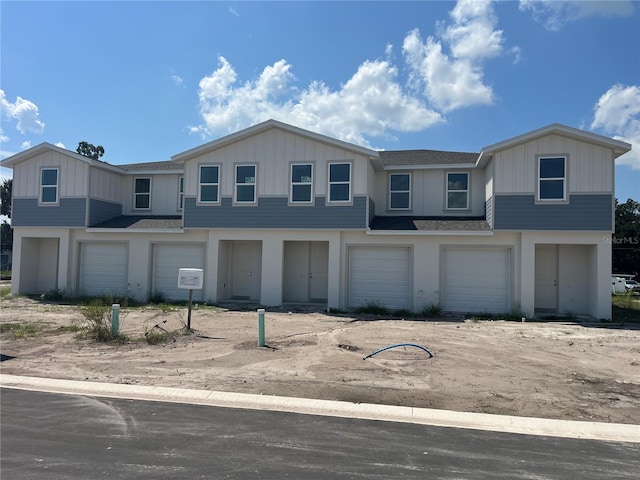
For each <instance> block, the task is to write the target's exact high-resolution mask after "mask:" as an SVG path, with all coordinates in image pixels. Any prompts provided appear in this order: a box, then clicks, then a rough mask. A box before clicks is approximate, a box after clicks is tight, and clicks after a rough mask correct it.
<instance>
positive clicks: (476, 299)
mask: <svg viewBox="0 0 640 480" xmlns="http://www.w3.org/2000/svg"><path fill="white" fill-rule="evenodd" d="M509 252H510V251H509V249H507V248H475V249H473V248H468V249H458V248H450V249H445V251H444V268H443V290H444V295H443V305H442V308H443V310H445V311H448V312H460V313H482V312H487V313H502V312H508V311H509V308H510V303H509V297H510V295H509V292H510V287H509V286H510V277H511V275H510V271H511V269H510V257H511V256H510V253H509Z"/></svg>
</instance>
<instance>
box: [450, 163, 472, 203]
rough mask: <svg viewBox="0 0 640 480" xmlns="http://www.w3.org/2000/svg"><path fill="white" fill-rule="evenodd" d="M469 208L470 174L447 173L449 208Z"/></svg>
mask: <svg viewBox="0 0 640 480" xmlns="http://www.w3.org/2000/svg"><path fill="white" fill-rule="evenodd" d="M468 208H469V174H468V173H466V172H465V173H447V209H450V210H466V209H468Z"/></svg>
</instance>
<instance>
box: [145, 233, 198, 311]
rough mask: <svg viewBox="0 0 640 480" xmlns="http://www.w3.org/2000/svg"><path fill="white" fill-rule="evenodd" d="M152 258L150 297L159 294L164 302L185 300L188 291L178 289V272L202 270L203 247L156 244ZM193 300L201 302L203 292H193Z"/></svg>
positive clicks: (195, 244)
mask: <svg viewBox="0 0 640 480" xmlns="http://www.w3.org/2000/svg"><path fill="white" fill-rule="evenodd" d="M153 256H154V258H153V281H152V285H151V293H152V295H153V294H156V293H161V294H162V296H163V297H164V299H165V300H187V299H188V298H189V290H184V289H180V288H178V270H179V269H181V268H204V245H203V244H201V243H192V244H184V243H183V244H175V243H173V244H156V245H154V248H153ZM193 298H194V300H198V301H202V299H203V290H194V291H193Z"/></svg>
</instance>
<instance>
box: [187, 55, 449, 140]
mask: <svg viewBox="0 0 640 480" xmlns="http://www.w3.org/2000/svg"><path fill="white" fill-rule="evenodd" d="M397 75H398V72H397V69H396V68H395V67H393V66H392V65H391V64H390V63H389V62H387V61H382V60H379V61H366V62H364V63H363V64H362V65H360V67H359V68H358V71H357V72H356V73H355V74H354V75H353V76H352V77H351V78H350V79H349V80H348V81H347V82H346V83H345V84H343V85H341V86H340V88H338V89H336V90H332V89H331V88H330V87H328V86H327V85H325V84H324V83H323V82H313V83H312V84H311V85H309V87H308V88H307V89H306V90H302V91H300V90H299V89H298V88H296V87H295V86H294V85H293V83H294V81H295V77H294V75H293V74H292V73H291V65H289V64H288V63H287V62H286V61H285V60H279V61H278V62H276V63H274V64H273V65H270V66H267V67H266V68H265V69H264V70H263V71H262V73H261V74H260V75H259V77H258V78H257V79H256V80H255V81H249V82H245V83H244V84H241V85H236V79H237V74H236V72H235V70H234V68H233V66H232V65H231V64H230V63H229V62H228V61H227V60H226V59H225V58H224V57H219V58H218V69H217V70H215V71H214V72H213V73H212V74H211V75H209V76H207V77H205V78H203V79H202V80H201V81H200V91H199V97H200V112H201V115H202V118H203V119H204V124H203V125H200V126H197V127H192V128H191V131H192V132H198V133H201V134H203V135H205V136H212V135H215V134H225V133H230V132H234V131H237V130H239V129H241V128H244V127H247V126H250V125H252V124H254V123H257V122H261V121H264V120H267V119H269V118H275V119H278V120H281V121H283V122H287V123H290V124H294V125H297V126H299V127H301V128H307V129H310V130H313V131H316V132H319V133H323V134H326V135H331V136H333V137H335V138H339V139H341V140H344V141H348V142H352V143H356V144H359V145H365V146H369V142H368V140H367V138H366V137H368V136H372V137H379V136H391V135H392V134H391V132H392V131H393V130H402V131H419V130H422V129H424V128H427V127H429V126H431V125H433V124H435V123H438V122H442V121H443V120H442V117H441V116H440V115H439V114H438V113H436V112H434V111H432V110H429V109H428V108H427V107H426V106H425V105H424V104H423V103H422V102H421V101H420V100H419V99H416V98H412V97H410V96H407V95H406V94H404V93H403V89H402V87H401V85H400V84H398V83H397Z"/></svg>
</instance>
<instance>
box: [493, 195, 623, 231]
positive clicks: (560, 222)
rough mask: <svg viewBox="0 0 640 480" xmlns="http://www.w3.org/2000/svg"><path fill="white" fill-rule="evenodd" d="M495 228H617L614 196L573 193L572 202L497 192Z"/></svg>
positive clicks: (494, 216) (494, 214)
mask: <svg viewBox="0 0 640 480" xmlns="http://www.w3.org/2000/svg"><path fill="white" fill-rule="evenodd" d="M493 203H494V211H493V228H494V229H495V230H560V231H562V230H604V231H608V230H611V229H612V228H613V196H612V195H609V194H606V195H571V197H570V199H569V203H566V204H555V205H540V204H536V202H535V195H496V196H495V197H494V202H493Z"/></svg>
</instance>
